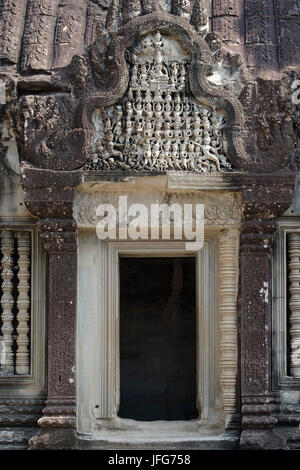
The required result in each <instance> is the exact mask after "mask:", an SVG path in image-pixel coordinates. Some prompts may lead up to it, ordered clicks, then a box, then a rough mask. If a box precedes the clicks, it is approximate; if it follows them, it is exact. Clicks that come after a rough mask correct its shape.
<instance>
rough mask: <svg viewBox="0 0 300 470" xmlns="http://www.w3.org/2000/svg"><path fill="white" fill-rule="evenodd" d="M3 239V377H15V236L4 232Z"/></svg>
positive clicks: (9, 232)
mask: <svg viewBox="0 0 300 470" xmlns="http://www.w3.org/2000/svg"><path fill="white" fill-rule="evenodd" d="M0 237H1V252H2V273H1V276H2V280H3V282H2V292H3V293H2V297H1V306H2V329H1V330H2V334H3V343H4V346H3V347H4V354H3V356H4V357H5V363H4V365H3V368H2V370H3V372H2V374H3V375H14V355H13V349H12V347H13V337H12V335H13V331H14V328H13V323H12V322H13V306H14V299H13V282H12V279H13V253H14V243H15V241H14V235H13V232H11V231H9V230H3V231H2V232H1V234H0Z"/></svg>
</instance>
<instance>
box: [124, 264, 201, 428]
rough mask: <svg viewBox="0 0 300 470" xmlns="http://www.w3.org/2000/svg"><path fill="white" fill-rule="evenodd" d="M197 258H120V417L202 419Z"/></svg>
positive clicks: (138, 418)
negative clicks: (197, 364)
mask: <svg viewBox="0 0 300 470" xmlns="http://www.w3.org/2000/svg"><path fill="white" fill-rule="evenodd" d="M196 317H197V315H196V264H195V258H190V257H182V258H120V408H119V413H118V415H119V416H120V417H121V418H130V419H135V420H138V421H154V420H189V419H196V418H198V410H197V405H196V400H197V398H196V397H197V385H196V344H197V334H196V330H197V329H196Z"/></svg>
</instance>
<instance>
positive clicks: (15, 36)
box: [0, 0, 27, 63]
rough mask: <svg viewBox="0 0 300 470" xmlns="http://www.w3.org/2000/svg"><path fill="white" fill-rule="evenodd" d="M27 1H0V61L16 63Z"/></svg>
mask: <svg viewBox="0 0 300 470" xmlns="http://www.w3.org/2000/svg"><path fill="white" fill-rule="evenodd" d="M26 4H27V0H15V1H13V2H12V1H11V0H2V1H1V4H0V31H1V41H0V60H1V59H2V60H4V61H8V62H10V63H17V62H18V58H19V49H20V45H21V39H22V32H23V27H24V17H25V13H26Z"/></svg>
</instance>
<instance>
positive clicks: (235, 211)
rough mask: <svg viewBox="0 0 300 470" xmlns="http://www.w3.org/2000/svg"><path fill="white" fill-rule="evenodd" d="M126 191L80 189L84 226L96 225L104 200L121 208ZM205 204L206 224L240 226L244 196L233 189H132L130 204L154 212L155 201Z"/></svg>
mask: <svg viewBox="0 0 300 470" xmlns="http://www.w3.org/2000/svg"><path fill="white" fill-rule="evenodd" d="M122 194H124V193H121V192H120V193H117V192H114V193H109V192H101V193H100V192H83V191H82V192H81V191H78V192H77V194H76V197H75V200H74V217H75V219H76V221H77V223H78V225H79V226H80V227H87V228H88V227H90V228H91V227H96V225H97V223H98V222H99V221H100V220H101V217H98V216H97V207H98V206H99V205H100V204H113V205H114V207H116V208H118V205H119V196H121V195H122ZM166 199H167V200H168V203H169V204H180V205H182V206H183V204H204V214H205V226H219V227H222V226H223V227H226V226H237V225H239V224H240V222H241V211H242V207H241V201H240V196H239V194H237V193H233V192H226V193H225V192H224V193H222V194H220V195H218V194H217V193H212V192H210V193H208V192H203V193H197V192H195V193H180V192H178V193H175V192H174V193H165V192H160V193H158V192H152V193H151V192H150V193H146V192H142V191H141V192H137V193H128V206H129V205H130V204H136V203H140V204H144V205H145V206H146V207H147V208H148V210H149V214H150V213H151V204H153V203H155V204H164V203H165V201H166Z"/></svg>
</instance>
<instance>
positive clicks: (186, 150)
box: [10, 1, 248, 174]
mask: <svg viewBox="0 0 300 470" xmlns="http://www.w3.org/2000/svg"><path fill="white" fill-rule="evenodd" d="M138 3H139V4H140V2H138ZM188 3H189V2H182V1H177V2H176V1H174V2H165V1H163V2H162V3H160V2H158V1H151V2H142V3H141V5H142V7H141V8H138V10H135V7H134V4H135V2H128V3H126V2H119V1H116V2H111V4H110V8H109V12H108V17H107V25H106V28H104V26H103V28H102V29H101V31H100V30H99V31H98V33H99V34H98V38H97V40H96V42H95V43H94V44H93V45H92V46H91V47H90V48H89V49H88V50H87V51H86V53H85V54H83V55H77V56H74V58H73V61H72V63H71V65H70V67H68V68H66V69H64V70H61V71H60V72H57V74H56V75H53V76H50V77H48V78H47V80H46V79H45V83H44V84H43V87H45V89H49V87H50V88H51V89H53V95H52V96H50V97H48V96H46V94H43V93H38V94H35V93H33V94H32V95H31V94H30V93H28V88H29V89H30V90H34V89H35V87H36V86H37V83H36V82H35V79H34V78H33V79H31V82H30V81H28V80H27V81H24V84H22V86H23V87H25V88H24V90H25V95H23V98H22V99H21V100H19V101H17V102H15V103H12V104H11V106H10V114H11V116H12V119H13V120H14V122H15V130H16V134H17V137H18V142H19V145H20V149H21V152H20V154H21V155H22V159H23V160H25V161H26V162H29V163H30V164H32V165H33V166H35V167H37V168H41V169H51V170H58V171H69V170H70V171H72V170H79V169H80V170H85V171H91V170H92V171H95V170H96V171H100V172H104V173H107V172H109V173H112V174H114V173H116V172H118V173H126V172H129V173H137V172H139V173H151V174H157V173H165V172H185V173H186V172H192V173H205V174H209V173H223V172H232V171H235V170H242V169H244V168H245V166H246V164H247V161H248V157H247V155H246V153H245V151H244V148H243V142H242V137H241V135H242V133H241V130H242V128H243V112H242V105H241V103H240V102H239V100H238V99H237V98H235V97H234V96H233V95H232V94H231V93H230V92H229V91H227V90H224V89H223V88H222V87H221V86H216V85H214V84H212V83H210V82H209V80H208V79H207V76H208V74H209V73H210V67H211V66H212V65H213V63H214V60H215V55H214V50H213V49H214V46H212V47H211V48H210V46H209V42H211V43H213V40H212V41H208V36H207V41H206V40H205V38H204V36H205V31H206V21H207V17H206V15H205V11H204V9H203V6H202V2H200V1H196V2H194V7H193V10H190V7H188ZM166 7H167V8H166ZM134 12H137V13H138V14H137V15H133V13H134ZM191 12H192V14H191ZM125 20H126V21H125ZM114 21H115V26H113V22H114ZM206 32H207V31H206ZM210 39H212V37H211V38H210ZM39 86H41V85H40V84H39ZM56 91H61V92H60V93H57V92H56ZM49 103H50V104H49Z"/></svg>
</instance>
